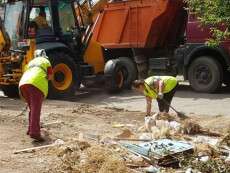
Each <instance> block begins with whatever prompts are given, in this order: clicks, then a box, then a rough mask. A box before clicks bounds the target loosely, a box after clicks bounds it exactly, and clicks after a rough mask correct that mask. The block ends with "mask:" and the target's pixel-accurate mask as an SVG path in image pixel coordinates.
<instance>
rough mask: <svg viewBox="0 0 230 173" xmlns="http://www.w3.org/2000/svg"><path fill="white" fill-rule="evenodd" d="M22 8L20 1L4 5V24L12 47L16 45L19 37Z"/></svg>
mask: <svg viewBox="0 0 230 173" xmlns="http://www.w3.org/2000/svg"><path fill="white" fill-rule="evenodd" d="M22 8H23V3H22V1H17V2H14V3H10V4H7V5H6V11H5V19H4V26H5V29H6V31H7V33H8V34H9V37H10V40H11V44H12V46H13V47H14V48H15V47H16V46H17V41H18V39H19V25H20V16H21V12H22Z"/></svg>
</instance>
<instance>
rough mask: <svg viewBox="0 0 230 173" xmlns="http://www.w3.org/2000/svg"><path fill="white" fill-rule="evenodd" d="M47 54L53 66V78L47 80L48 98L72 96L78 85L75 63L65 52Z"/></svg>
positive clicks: (77, 72)
mask: <svg viewBox="0 0 230 173" xmlns="http://www.w3.org/2000/svg"><path fill="white" fill-rule="evenodd" d="M47 54H48V57H49V60H50V63H51V65H52V68H53V78H52V80H51V81H49V94H48V98H51V99H58V98H66V97H71V96H74V94H75V91H76V89H78V88H79V87H80V74H79V70H78V68H77V65H76V64H75V62H74V61H73V59H72V58H71V57H70V56H69V55H68V54H66V53H57V52H48V53H47ZM68 78H69V79H68Z"/></svg>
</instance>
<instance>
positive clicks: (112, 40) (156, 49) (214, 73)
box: [92, 0, 230, 93]
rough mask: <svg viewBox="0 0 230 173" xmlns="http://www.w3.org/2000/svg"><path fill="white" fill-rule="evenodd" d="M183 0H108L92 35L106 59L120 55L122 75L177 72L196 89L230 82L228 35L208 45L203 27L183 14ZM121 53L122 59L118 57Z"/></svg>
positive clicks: (205, 89)
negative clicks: (214, 43) (124, 71)
mask: <svg viewBox="0 0 230 173" xmlns="http://www.w3.org/2000/svg"><path fill="white" fill-rule="evenodd" d="M188 16H189V15H188V11H187V8H186V4H185V3H184V2H183V0H177V1H175V0H158V1H156V0H132V1H131V0H127V1H119V2H114V3H109V4H107V5H106V6H105V8H104V10H103V12H102V13H101V14H100V16H99V18H98V20H97V22H96V23H95V27H94V30H93V36H92V39H94V40H95V41H97V42H99V43H100V44H101V45H102V47H103V50H104V56H105V57H106V58H107V59H111V58H112V59H121V60H122V62H123V65H124V66H125V68H126V75H125V77H124V80H126V83H130V82H131V80H133V79H134V77H135V76H134V75H136V72H135V70H136V71H137V73H138V76H139V78H145V77H147V75H150V74H154V75H158V74H160V75H161V74H170V75H174V76H176V75H183V76H184V79H185V80H189V82H190V84H191V86H192V88H193V89H194V90H196V91H198V92H208V93H212V92H215V91H217V90H218V89H219V88H220V86H221V85H222V83H224V84H226V85H229V84H230V75H229V74H230V40H225V41H223V42H222V43H221V44H220V46H218V47H215V48H214V47H208V46H207V45H206V44H205V42H206V41H207V39H208V38H210V36H211V35H210V29H209V27H201V25H200V23H199V22H198V21H197V20H196V18H194V17H193V16H190V17H188ZM121 57H122V58H121Z"/></svg>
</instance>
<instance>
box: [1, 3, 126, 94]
mask: <svg viewBox="0 0 230 173" xmlns="http://www.w3.org/2000/svg"><path fill="white" fill-rule="evenodd" d="M95 2H96V3H95ZM106 3H107V0H99V1H94V0H87V1H84V0H83V1H82V0H75V1H74V0H17V1H16V0H8V1H5V4H4V5H5V13H4V22H3V23H1V28H0V29H1V35H0V41H1V43H0V48H1V55H0V89H1V90H2V91H3V92H4V94H5V95H6V96H9V97H14V96H17V94H18V89H17V86H18V82H19V80H20V77H21V76H22V73H23V69H24V67H25V66H26V65H27V64H28V62H29V61H30V60H31V59H32V58H33V52H34V51H35V49H45V51H46V53H47V55H48V57H49V59H50V62H51V64H52V67H53V72H54V75H53V78H52V80H51V81H50V83H49V95H48V97H49V98H63V97H66V96H71V95H73V93H74V92H75V90H76V89H78V88H79V87H80V84H81V83H83V84H84V85H86V86H89V85H90V84H92V83H100V84H101V83H102V82H104V81H106V82H108V81H110V80H111V83H113V85H111V91H112V90H114V91H115V90H117V89H121V88H122V86H123V79H124V77H123V76H124V73H122V72H123V71H124V70H122V68H121V67H119V68H117V67H116V69H114V67H115V66H114V63H111V61H110V59H109V58H108V59H106V58H105V56H104V53H103V50H102V47H101V46H100V45H99V44H98V43H97V42H95V41H93V40H92V39H91V36H92V32H91V29H92V27H93V23H94V22H96V20H97V18H96V17H95V16H97V15H96V14H97V13H99V12H100V11H101V10H102V9H103V6H104V5H105V4H106ZM41 9H43V10H44V11H45V13H46V20H47V24H48V26H47V28H45V29H43V28H38V27H37V28H38V29H37V32H36V36H35V37H34V36H32V35H30V33H29V26H30V25H31V23H33V22H34V21H35V18H36V17H37V16H38V15H39V12H40V10H41ZM6 31H7V32H6ZM110 67H112V69H114V70H115V71H114V73H113V75H112V77H111V75H110V74H107V72H109V73H111V70H107V69H110ZM114 85H115V86H116V87H114ZM101 86H103V85H101ZM108 89H109V87H108Z"/></svg>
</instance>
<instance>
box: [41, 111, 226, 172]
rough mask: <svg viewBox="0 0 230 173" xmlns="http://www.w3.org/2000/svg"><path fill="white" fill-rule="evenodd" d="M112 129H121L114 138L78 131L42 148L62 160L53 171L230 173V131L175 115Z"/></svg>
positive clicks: (155, 116)
mask: <svg viewBox="0 0 230 173" xmlns="http://www.w3.org/2000/svg"><path fill="white" fill-rule="evenodd" d="M113 127H114V128H121V130H122V132H121V133H120V134H118V135H116V136H109V137H108V136H103V135H101V136H98V135H92V134H83V133H79V136H78V138H77V139H72V140H71V141H66V142H64V141H61V140H58V141H56V142H55V143H54V144H51V145H50V146H51V147H45V149H44V147H42V149H44V150H45V152H46V153H49V154H52V155H56V158H57V159H55V164H54V165H53V167H50V168H49V170H48V172H69V173H137V172H141V173H142V172H150V173H151V172H152V173H157V172H167V173H168V172H178V173H179V172H186V173H193V172H197V173H198V172H202V173H203V172H204V173H210V172H216V173H225V172H226V173H228V172H230V129H229V130H228V131H227V132H226V133H225V135H222V134H219V133H216V132H212V131H210V130H209V129H204V128H202V127H201V126H200V125H199V124H198V123H197V122H196V121H194V120H191V119H178V118H177V117H176V116H174V115H164V116H161V115H154V116H153V117H151V118H150V119H149V121H147V123H146V124H145V125H144V126H143V127H141V128H139V129H138V128H137V127H134V126H130V125H128V126H126V125H125V124H124V125H121V124H120V125H119V126H117V125H116V126H113ZM135 129H137V130H135ZM44 150H43V151H44ZM56 160H58V162H57V161H56Z"/></svg>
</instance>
